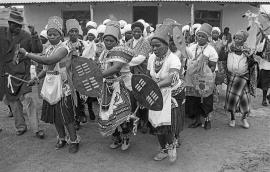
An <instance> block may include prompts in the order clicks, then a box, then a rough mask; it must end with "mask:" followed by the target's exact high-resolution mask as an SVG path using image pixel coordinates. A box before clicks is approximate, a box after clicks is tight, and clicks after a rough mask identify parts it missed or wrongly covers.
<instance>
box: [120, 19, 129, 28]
mask: <svg viewBox="0 0 270 172" xmlns="http://www.w3.org/2000/svg"><path fill="white" fill-rule="evenodd" d="M119 23H120V28H121V29H123V28H124V27H125V26H126V25H127V22H126V21H125V20H119Z"/></svg>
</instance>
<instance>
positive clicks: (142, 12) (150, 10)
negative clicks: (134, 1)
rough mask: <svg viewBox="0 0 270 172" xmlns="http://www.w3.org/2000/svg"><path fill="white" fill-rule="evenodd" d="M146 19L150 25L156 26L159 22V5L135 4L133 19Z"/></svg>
mask: <svg viewBox="0 0 270 172" xmlns="http://www.w3.org/2000/svg"><path fill="white" fill-rule="evenodd" d="M139 19H144V20H145V21H146V22H147V23H149V25H150V26H152V27H154V28H155V27H156V24H157V22H158V7H157V6H134V7H133V21H137V20H139Z"/></svg>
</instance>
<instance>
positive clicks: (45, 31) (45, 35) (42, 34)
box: [39, 30, 48, 39]
mask: <svg viewBox="0 0 270 172" xmlns="http://www.w3.org/2000/svg"><path fill="white" fill-rule="evenodd" d="M39 35H40V36H43V37H44V38H46V39H48V37H47V30H43V31H41V32H40V34H39Z"/></svg>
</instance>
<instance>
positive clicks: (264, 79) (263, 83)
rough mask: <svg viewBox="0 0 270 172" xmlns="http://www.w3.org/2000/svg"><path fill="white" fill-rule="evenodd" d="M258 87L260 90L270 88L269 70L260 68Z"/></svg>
mask: <svg viewBox="0 0 270 172" xmlns="http://www.w3.org/2000/svg"><path fill="white" fill-rule="evenodd" d="M258 88H260V89H262V90H267V89H268V88H270V70H263V69H261V70H260V74H259V79H258Z"/></svg>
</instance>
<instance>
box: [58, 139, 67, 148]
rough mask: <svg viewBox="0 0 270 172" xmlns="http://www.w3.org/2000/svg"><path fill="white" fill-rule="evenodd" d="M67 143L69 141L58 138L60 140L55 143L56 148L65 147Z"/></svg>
mask: <svg viewBox="0 0 270 172" xmlns="http://www.w3.org/2000/svg"><path fill="white" fill-rule="evenodd" d="M66 144H67V141H65V140H60V139H58V140H57V143H56V145H55V149H56V150H58V149H61V148H63V147H64V146H65V145H66Z"/></svg>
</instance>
